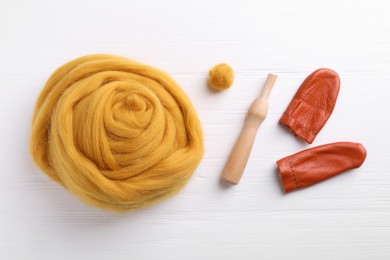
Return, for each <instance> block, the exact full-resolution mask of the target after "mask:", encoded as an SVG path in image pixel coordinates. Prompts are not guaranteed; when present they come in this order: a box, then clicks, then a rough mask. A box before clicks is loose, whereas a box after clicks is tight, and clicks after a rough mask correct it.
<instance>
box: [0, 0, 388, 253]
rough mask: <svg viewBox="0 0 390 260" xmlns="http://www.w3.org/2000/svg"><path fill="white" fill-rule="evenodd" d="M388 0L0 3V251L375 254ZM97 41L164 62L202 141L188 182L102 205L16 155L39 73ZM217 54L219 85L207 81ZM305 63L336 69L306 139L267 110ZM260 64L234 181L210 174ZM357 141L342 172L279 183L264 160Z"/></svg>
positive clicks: (383, 173) (378, 247)
mask: <svg viewBox="0 0 390 260" xmlns="http://www.w3.org/2000/svg"><path fill="white" fill-rule="evenodd" d="M389 12H390V2H389V1H385V0H382V1H381V0H373V1H336V0H327V1H309V0H297V1H280V0H276V1H250V0H241V1H209V0H197V1H179V0H172V1H157V0H156V1H127V0H112V1H103V0H96V1H93V3H91V2H88V1H76V0H69V1H57V0H54V1H49V0H45V1H31V2H30V1H21V0H0V35H1V41H0V71H1V73H0V118H1V122H2V123H1V127H0V144H1V145H0V163H1V165H2V167H3V168H2V170H1V181H0V230H1V232H0V259H286V258H288V259H389V257H390V221H389V220H390V173H389V169H390V160H389V158H390V149H389V145H390V137H389V134H388V127H387V126H388V118H389V111H390V102H389V100H388V99H389V96H390V88H389V87H388V86H389V82H390V48H389V46H390V16H389ZM90 53H112V54H118V55H122V56H126V57H129V58H132V59H135V60H138V61H141V62H144V63H146V64H149V65H153V66H156V67H159V68H161V69H163V70H165V71H167V72H168V73H170V74H171V75H172V76H173V77H174V78H175V79H176V80H177V81H178V82H179V84H180V85H181V86H182V87H183V89H184V90H185V91H186V92H187V93H188V95H189V97H190V98H191V100H192V101H193V103H194V105H195V107H196V109H197V111H198V113H199V116H200V119H201V121H202V124H203V130H204V134H205V147H206V153H205V156H204V159H203V161H202V163H201V165H200V167H199V168H198V169H197V171H196V172H195V174H194V176H193V178H192V179H191V181H190V182H189V184H188V185H187V186H186V187H185V188H184V189H183V190H182V192H180V194H178V195H177V196H175V197H174V198H172V199H170V200H168V201H166V202H163V203H161V204H159V205H156V206H154V207H151V208H148V209H145V210H140V211H136V212H132V213H128V214H123V215H117V214H113V213H108V212H104V211H101V210H99V209H94V208H90V207H88V206H85V205H83V204H82V203H81V202H79V201H78V200H77V199H75V198H74V197H73V196H72V195H71V194H69V193H68V192H66V191H64V190H63V189H62V188H60V187H59V186H58V185H57V184H55V183H53V182H51V181H50V180H49V179H48V178H47V177H46V176H44V175H43V174H41V173H40V172H39V171H38V170H37V168H36V167H35V166H34V165H33V163H32V162H31V159H30V157H29V154H28V139H29V132H30V122H31V115H32V110H33V106H34V103H35V101H36V98H37V96H38V94H39V92H40V90H41V89H42V87H43V85H44V83H45V81H46V79H47V78H48V77H49V75H50V73H51V72H52V71H53V70H54V69H55V68H57V67H58V66H60V65H61V64H63V63H64V62H66V61H68V60H71V59H73V58H75V57H77V56H81V55H85V54H90ZM219 62H226V63H228V64H230V65H231V66H232V67H233V69H234V70H235V73H236V76H235V83H234V85H233V86H232V87H231V89H229V90H228V91H225V92H222V93H216V92H212V91H210V90H209V89H208V88H207V72H208V70H209V69H210V68H211V67H212V66H213V65H214V64H217V63H219ZM320 67H329V68H332V69H334V70H336V71H337V72H338V73H339V75H340V78H341V89H340V93H339V97H338V101H337V104H336V107H335V110H334V112H333V115H332V116H331V117H330V119H329V121H328V122H327V124H326V125H325V127H324V128H323V130H322V131H321V132H320V134H319V135H318V136H317V138H316V140H315V141H314V143H313V144H312V145H311V146H308V145H306V144H304V143H302V142H300V141H298V140H297V139H295V138H294V137H293V136H292V135H291V134H290V133H288V131H286V130H285V129H283V128H282V127H280V126H279V125H278V124H277V122H278V120H279V118H280V116H281V114H282V113H283V111H284V109H285V108H286V106H287V105H288V103H289V102H290V100H291V98H292V97H293V95H294V94H295V91H296V90H297V89H298V87H299V85H300V84H301V83H302V81H303V80H304V79H305V77H306V76H308V75H309V74H310V73H311V72H312V71H314V70H315V69H317V68H320ZM269 72H274V73H275V74H277V75H278V81H277V83H276V85H275V87H274V89H273V91H272V95H271V96H270V100H269V103H270V110H269V113H268V116H267V119H266V120H265V121H264V122H263V124H262V126H261V128H260V129H259V133H258V135H257V138H256V141H255V144H254V147H253V150H252V153H251V157H250V159H249V162H248V164H247V167H246V172H245V174H244V177H243V178H242V180H241V182H240V185H238V186H234V187H230V188H227V187H225V186H223V185H221V184H220V182H219V178H220V174H221V171H222V169H223V166H224V164H225V162H226V159H227V156H228V154H229V152H230V149H231V147H232V145H233V144H234V142H235V138H236V137H237V135H238V134H239V131H240V130H241V127H242V123H243V120H244V118H245V115H246V112H247V108H248V107H249V105H250V104H251V102H252V101H253V99H254V98H255V97H257V96H258V95H259V94H260V89H261V86H262V85H263V84H264V81H265V79H266V76H267V74H268V73H269ZM335 141H354V142H361V143H363V144H364V145H365V147H366V148H367V151H368V156H367V159H366V162H365V164H364V165H363V166H362V167H361V168H359V169H356V170H353V171H350V172H348V173H345V174H342V175H340V176H337V177H335V178H333V179H330V180H328V181H326V182H323V183H321V184H318V185H316V186H313V187H310V188H307V189H305V190H301V191H297V192H294V193H291V194H288V195H284V194H283V193H282V192H281V189H280V185H279V181H278V179H277V176H276V172H275V171H276V164H275V162H276V160H277V159H280V158H282V157H284V156H286V155H289V154H292V153H295V152H297V151H299V150H302V149H305V148H308V147H312V146H316V145H320V144H325V143H330V142H335Z"/></svg>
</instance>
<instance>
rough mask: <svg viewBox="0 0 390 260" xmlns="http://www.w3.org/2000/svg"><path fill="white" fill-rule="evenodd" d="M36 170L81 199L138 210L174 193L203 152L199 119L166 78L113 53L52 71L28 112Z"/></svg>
mask: <svg viewBox="0 0 390 260" xmlns="http://www.w3.org/2000/svg"><path fill="white" fill-rule="evenodd" d="M30 150H31V154H32V157H33V160H34V161H35V162H36V164H37V165H38V166H39V168H40V169H41V170H42V171H43V172H45V173H46V174H47V175H48V176H49V177H51V178H52V179H53V180H54V181H56V182H58V183H59V184H61V185H62V186H63V187H65V188H66V189H67V190H69V191H70V192H72V193H74V194H75V195H76V196H77V197H78V198H80V199H81V200H82V201H84V202H86V203H88V204H91V205H94V206H98V207H102V208H106V209H110V210H114V211H127V210H132V209H138V208H143V207H146V206H149V205H152V204H154V203H156V202H159V201H161V200H162V199H165V198H167V197H169V196H171V195H173V194H175V193H176V192H178V191H179V190H180V189H181V188H182V187H183V186H184V184H185V183H186V182H187V181H188V180H189V178H190V177H191V175H192V173H193V171H194V170H195V168H196V167H197V166H198V164H199V162H200V160H201V158H202V155H203V135H202V130H201V126H200V122H199V119H198V116H197V114H196V112H195V110H194V108H193V106H192V104H191V102H190V100H189V99H188V98H187V96H186V95H185V94H184V92H183V91H182V90H181V88H180V87H179V86H178V84H177V83H176V82H175V81H174V80H173V79H172V78H171V77H170V76H169V75H167V74H166V73H164V72H162V71H161V70H158V69H156V68H153V67H150V66H146V65H143V64H141V63H138V62H135V61H132V60H129V59H126V58H122V57H117V56H112V55H90V56H85V57H81V58H78V59H76V60H73V61H71V62H69V63H67V64H65V65H63V66H62V67H60V68H59V69H57V70H56V71H55V72H54V73H53V74H52V75H51V77H50V78H49V79H48V81H47V83H46V85H45V87H44V88H43V90H42V92H41V94H40V96H39V98H38V100H37V103H36V106H35V111H34V115H33V122H32V134H31V143H30Z"/></svg>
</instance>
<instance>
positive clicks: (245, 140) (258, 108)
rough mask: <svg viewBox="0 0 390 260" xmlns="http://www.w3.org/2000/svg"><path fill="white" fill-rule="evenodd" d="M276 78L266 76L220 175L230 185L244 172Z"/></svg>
mask: <svg viewBox="0 0 390 260" xmlns="http://www.w3.org/2000/svg"><path fill="white" fill-rule="evenodd" d="M276 78H277V76H276V75H273V74H268V77H267V81H266V82H265V85H264V88H263V91H262V92H261V95H260V97H258V98H256V99H255V101H253V103H252V105H251V106H250V108H249V110H248V114H247V117H246V120H245V124H244V127H243V129H242V131H241V134H240V136H239V137H238V139H237V141H236V143H235V145H234V147H233V150H232V151H231V153H230V156H229V159H228V161H227V163H226V165H225V169H224V170H223V173H222V179H224V180H225V181H228V182H230V183H232V184H238V183H239V182H240V179H241V176H242V174H243V172H244V170H245V167H246V164H247V162H248V159H249V155H250V153H251V150H252V146H253V143H254V141H255V138H256V133H257V130H258V129H259V126H260V125H261V123H262V122H263V121H264V119H265V118H266V116H267V114H268V97H269V95H270V93H271V90H272V87H273V85H274V84H275V81H276Z"/></svg>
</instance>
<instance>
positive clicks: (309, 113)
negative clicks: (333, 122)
mask: <svg viewBox="0 0 390 260" xmlns="http://www.w3.org/2000/svg"><path fill="white" fill-rule="evenodd" d="M339 89H340V78H339V76H338V74H337V73H336V72H335V71H333V70H331V69H325V68H322V69H318V70H316V71H314V72H313V73H312V74H310V75H309V76H308V77H307V78H306V80H305V81H304V82H303V84H302V85H301V87H300V88H299V89H298V91H297V93H296V94H295V96H294V98H293V99H292V100H291V102H290V104H289V106H288V107H287V109H286V111H285V112H284V113H283V116H282V118H281V119H280V121H279V122H280V123H281V124H282V125H285V126H286V127H288V128H289V129H290V131H291V132H293V133H294V134H295V135H296V136H298V137H299V138H301V139H303V140H305V141H306V142H308V143H309V144H311V143H312V142H313V141H314V139H315V137H316V136H317V134H318V133H319V132H320V130H321V129H322V128H323V126H324V125H325V123H326V121H327V120H328V119H329V117H330V115H331V114H332V112H333V109H334V107H335V104H336V100H337V96H338V93H339Z"/></svg>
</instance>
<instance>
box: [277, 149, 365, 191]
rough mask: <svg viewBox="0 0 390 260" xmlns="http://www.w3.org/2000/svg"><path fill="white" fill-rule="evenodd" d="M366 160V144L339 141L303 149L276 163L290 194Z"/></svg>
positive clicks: (356, 166)
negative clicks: (364, 145)
mask: <svg viewBox="0 0 390 260" xmlns="http://www.w3.org/2000/svg"><path fill="white" fill-rule="evenodd" d="M365 159H366V149H365V148H364V147H363V145H361V144H359V143H351V142H338V143H331V144H325V145H321V146H317V147H313V148H310V149H306V150H303V151H301V152H298V153H296V154H293V155H290V156H287V157H285V158H283V159H280V160H279V161H277V162H276V163H277V165H278V168H279V173H280V178H281V181H282V184H283V187H284V190H285V191H286V192H290V191H293V190H296V189H300V188H304V187H308V186H310V185H313V184H316V183H318V182H321V181H323V180H326V179H328V178H330V177H333V176H335V175H337V174H339V173H342V172H344V171H346V170H349V169H353V168H358V167H360V166H361V165H362V164H363V162H364V160H365Z"/></svg>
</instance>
